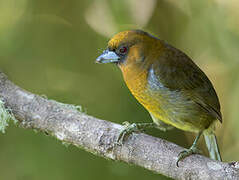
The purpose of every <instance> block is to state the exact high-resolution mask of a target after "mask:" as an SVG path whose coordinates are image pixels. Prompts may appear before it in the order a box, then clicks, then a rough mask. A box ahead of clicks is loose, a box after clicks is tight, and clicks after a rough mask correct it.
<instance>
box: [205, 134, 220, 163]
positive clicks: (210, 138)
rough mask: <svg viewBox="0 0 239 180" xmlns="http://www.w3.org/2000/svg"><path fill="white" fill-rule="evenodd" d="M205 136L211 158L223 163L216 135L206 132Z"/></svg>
mask: <svg viewBox="0 0 239 180" xmlns="http://www.w3.org/2000/svg"><path fill="white" fill-rule="evenodd" d="M203 134H204V139H205V142H206V145H207V149H208V151H209V155H210V158H212V159H214V160H218V161H222V158H221V155H220V151H219V148H218V144H217V138H216V135H215V134H214V133H213V132H212V131H210V130H206V131H204V133H203Z"/></svg>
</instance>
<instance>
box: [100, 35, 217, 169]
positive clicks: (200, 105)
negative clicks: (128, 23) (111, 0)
mask: <svg viewBox="0 0 239 180" xmlns="http://www.w3.org/2000/svg"><path fill="white" fill-rule="evenodd" d="M96 62H97V63H100V64H105V63H112V64H115V65H117V66H118V67H119V69H120V70H121V72H122V75H123V79H124V81H125V83H126V85H127V87H128V88H129V90H130V91H131V93H132V94H133V96H134V97H135V98H136V99H137V100H138V102H139V103H140V104H142V105H143V107H144V108H145V109H146V110H147V111H148V112H149V114H150V115H151V117H152V120H153V122H152V123H133V124H130V123H128V122H126V123H124V125H125V126H124V129H123V130H122V131H121V132H120V135H119V137H118V139H117V142H118V143H120V142H121V143H123V141H124V137H125V136H126V135H130V134H131V133H132V132H134V131H138V130H139V131H141V130H143V129H145V128H151V127H156V128H158V129H160V130H163V131H166V130H170V129H172V128H174V127H176V128H178V129H180V130H183V131H188V132H193V133H196V134H197V136H196V138H195V140H194V142H193V144H192V146H191V147H190V148H189V149H186V150H184V151H182V152H180V153H179V154H178V158H177V161H176V165H177V166H179V161H181V160H183V159H184V158H186V157H188V156H190V155H192V154H196V153H199V149H198V147H197V144H198V140H199V138H200V136H201V135H202V134H203V135H204V139H205V143H206V146H207V148H208V151H209V155H210V158H212V159H214V160H218V161H221V155H220V151H219V148H218V144H217V139H216V136H215V124H216V122H221V123H222V114H221V111H220V103H219V98H218V96H217V94H216V91H215V89H214V87H213V85H212V83H211V82H210V80H209V79H208V77H207V76H206V74H205V73H204V72H203V71H202V70H201V69H200V68H199V67H198V66H197V65H196V64H195V63H194V62H193V61H192V59H191V58H190V57H189V56H188V55H186V54H185V53H184V52H182V51H181V50H179V49H177V48H175V47H173V46H172V45H170V44H168V43H167V42H165V41H163V40H161V39H159V38H158V37H155V36H153V35H151V34H150V33H148V32H145V31H143V30H127V31H122V32H119V33H117V34H116V35H114V36H113V37H112V38H111V39H110V40H109V42H108V46H107V48H106V50H104V51H103V53H102V54H101V55H100V56H99V57H98V58H96Z"/></svg>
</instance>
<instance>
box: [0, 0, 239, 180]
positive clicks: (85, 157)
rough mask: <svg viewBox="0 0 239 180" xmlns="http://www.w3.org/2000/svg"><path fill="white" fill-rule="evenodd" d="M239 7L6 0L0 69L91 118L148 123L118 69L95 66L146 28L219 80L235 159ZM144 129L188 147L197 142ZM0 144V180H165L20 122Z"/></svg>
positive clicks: (224, 131)
mask: <svg viewBox="0 0 239 180" xmlns="http://www.w3.org/2000/svg"><path fill="white" fill-rule="evenodd" d="M238 8H239V4H238V3H237V1H236V0H210V1H208V0H201V1H190V0H181V1H175V0H158V1H157V0H140V1H139V0H122V1H116V0H90V1H89V0H88V1H87V0H81V1H77V0H68V1H64V0H51V1H50V0H41V1H33V0H0V68H1V70H2V71H3V72H5V73H6V74H7V75H8V76H9V78H10V79H11V80H12V81H14V82H15V83H16V84H18V85H19V86H20V87H23V88H24V89H27V90H29V91H31V92H33V93H37V94H40V95H41V94H42V95H47V96H48V98H50V99H55V100H57V101H61V102H65V103H69V104H79V105H82V106H83V107H84V109H86V110H87V113H88V114H90V115H94V116H96V117H99V118H102V119H107V120H111V121H114V122H117V123H121V122H123V121H130V122H149V121H151V119H150V117H149V115H148V113H147V112H146V110H144V109H143V107H141V105H139V104H138V103H137V102H136V100H135V99H134V98H133V97H132V95H131V94H130V93H129V91H128V89H127V87H126V86H125V85H124V83H123V80H122V77H121V74H120V71H119V70H118V69H117V67H115V66H113V65H97V64H95V63H94V61H95V58H96V57H97V56H98V55H99V54H100V53H101V51H102V50H103V49H104V48H105V47H106V43H107V41H108V39H109V37H110V36H112V35H113V34H114V33H117V32H118V31H121V30H125V29H132V28H143V29H145V30H147V31H149V32H152V33H153V34H155V35H156V36H159V37H160V38H161V39H164V40H166V41H168V42H169V43H170V44H172V45H174V46H176V47H178V48H179V49H181V50H183V51H184V52H186V53H187V54H188V55H189V56H190V57H192V59H194V61H195V62H196V63H197V64H198V65H199V66H200V67H201V68H202V69H203V70H204V71H205V72H206V73H207V75H208V76H209V77H210V79H211V80H212V81H213V84H214V86H215V88H216V90H217V92H218V95H219V98H220V101H221V106H222V112H223V117H224V122H223V124H222V125H221V124H219V125H218V128H217V134H218V140H219V145H220V149H221V153H222V157H223V159H224V160H225V161H230V160H239V156H238V151H239V143H238V142H239V135H238V133H237V131H238V130H239V112H238V107H239V71H238V68H239V51H238V47H239V33H238V32H239V21H238V18H239V11H238ZM148 133H149V134H152V135H154V136H159V137H162V138H165V139H167V140H169V141H172V142H175V143H177V144H179V145H181V146H184V147H188V146H189V144H190V143H191V141H192V137H191V136H194V135H192V134H191V133H186V136H185V133H184V132H181V131H179V130H173V131H171V132H167V133H162V132H159V131H157V130H150V131H148ZM186 137H187V138H186ZM201 144H202V146H203V147H204V143H203V141H202V142H201ZM0 145H1V148H0V162H1V163H0V169H1V173H0V180H5V179H8V180H28V179H29V180H41V179H46V180H47V179H49V180H50V179H51V180H54V179H57V180H65V179H70V180H74V179H105V180H111V179H115V180H117V179H124V180H127V179H139V180H141V179H152V180H153V179H155V180H156V179H157V180H158V179H167V178H165V177H163V176H159V175H156V174H153V173H151V172H149V171H147V170H144V169H142V168H138V167H134V166H129V165H127V164H124V163H116V162H111V161H108V160H105V159H102V158H99V157H96V156H94V155H92V154H89V153H87V152H84V151H82V150H80V149H77V148H75V147H72V146H69V147H67V148H66V147H65V146H63V145H62V144H61V143H59V142H57V141H56V140H55V139H54V138H52V137H47V136H45V135H43V134H41V133H37V134H36V133H34V132H33V131H30V130H24V129H21V128H17V127H14V126H11V127H9V128H8V129H7V133H5V134H0Z"/></svg>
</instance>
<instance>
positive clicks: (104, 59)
mask: <svg viewBox="0 0 239 180" xmlns="http://www.w3.org/2000/svg"><path fill="white" fill-rule="evenodd" d="M119 60H120V57H119V56H118V55H117V54H116V53H115V52H113V51H109V50H105V51H104V52H103V53H102V54H101V55H100V56H99V57H98V58H97V59H96V63H116V62H119Z"/></svg>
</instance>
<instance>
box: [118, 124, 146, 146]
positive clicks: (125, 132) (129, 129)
mask: <svg viewBox="0 0 239 180" xmlns="http://www.w3.org/2000/svg"><path fill="white" fill-rule="evenodd" d="M140 125H141V123H133V124H130V123H129V122H127V121H126V122H123V126H124V128H123V129H122V130H121V132H120V134H119V136H118V138H117V141H116V144H117V145H122V144H123V142H124V140H125V138H126V137H127V136H129V135H130V134H131V133H133V132H141V131H142V130H143V129H142V127H141V126H140Z"/></svg>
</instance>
